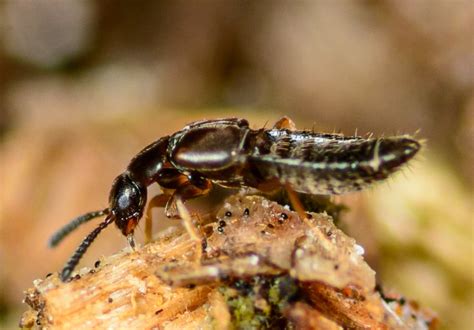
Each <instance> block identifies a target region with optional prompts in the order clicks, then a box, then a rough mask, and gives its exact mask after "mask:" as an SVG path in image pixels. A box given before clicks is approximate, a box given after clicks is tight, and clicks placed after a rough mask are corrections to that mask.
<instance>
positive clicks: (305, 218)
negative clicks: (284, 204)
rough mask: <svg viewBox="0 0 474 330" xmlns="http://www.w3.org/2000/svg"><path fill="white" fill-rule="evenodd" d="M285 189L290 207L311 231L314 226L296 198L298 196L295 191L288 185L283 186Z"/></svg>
mask: <svg viewBox="0 0 474 330" xmlns="http://www.w3.org/2000/svg"><path fill="white" fill-rule="evenodd" d="M285 189H286V192H287V193H288V198H289V199H290V202H291V206H293V209H294V210H295V211H296V213H297V214H298V216H299V217H300V219H301V221H303V222H304V223H306V225H307V226H308V227H309V228H311V229H313V228H314V225H313V224H312V223H311V221H310V220H309V219H308V216H307V214H306V211H305V209H304V207H303V203H301V200H300V198H299V197H298V194H297V193H296V191H295V190H294V189H293V188H291V186H290V185H289V184H288V183H287V184H286V185H285Z"/></svg>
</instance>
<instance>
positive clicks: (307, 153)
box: [251, 131, 421, 194]
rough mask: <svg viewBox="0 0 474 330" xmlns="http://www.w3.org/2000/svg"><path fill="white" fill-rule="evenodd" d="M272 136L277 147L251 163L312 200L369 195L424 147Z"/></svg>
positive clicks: (399, 140)
mask: <svg viewBox="0 0 474 330" xmlns="http://www.w3.org/2000/svg"><path fill="white" fill-rule="evenodd" d="M267 134H269V136H270V138H272V143H273V144H272V147H271V148H270V150H269V152H268V153H266V154H264V155H262V154H260V155H255V156H253V157H252V159H251V162H253V164H254V165H256V166H255V168H258V171H259V175H260V176H261V177H262V178H265V179H266V180H271V179H272V178H273V179H275V178H277V179H278V180H279V181H280V183H281V184H283V185H290V186H291V187H292V188H293V189H294V190H295V191H298V192H302V193H310V194H343V193H347V192H351V191H357V190H361V189H364V188H366V187H368V186H370V185H371V184H373V183H375V182H377V181H381V180H384V179H386V178H387V177H388V176H389V175H390V174H392V173H393V172H395V171H397V170H398V169H399V168H400V167H401V166H402V165H403V164H405V163H406V162H408V161H409V160H410V159H411V158H413V157H414V156H415V154H416V153H417V152H418V151H419V149H420V147H421V146H420V143H419V142H418V141H416V140H414V139H413V138H410V137H405V136H401V137H389V138H380V139H363V138H359V137H342V136H340V135H332V134H316V133H313V134H309V133H307V132H287V134H281V133H279V134H278V135H274V136H272V135H271V131H269V132H268V133H267Z"/></svg>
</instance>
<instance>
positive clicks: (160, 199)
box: [145, 194, 171, 244]
mask: <svg viewBox="0 0 474 330" xmlns="http://www.w3.org/2000/svg"><path fill="white" fill-rule="evenodd" d="M170 198H171V195H169V194H159V195H156V196H154V197H153V198H152V199H151V200H150V201H149V202H148V205H147V207H146V211H145V244H147V243H150V242H151V236H152V231H153V230H152V229H153V222H152V218H151V212H152V211H153V208H155V207H165V206H166V204H167V203H168V201H169V200H170Z"/></svg>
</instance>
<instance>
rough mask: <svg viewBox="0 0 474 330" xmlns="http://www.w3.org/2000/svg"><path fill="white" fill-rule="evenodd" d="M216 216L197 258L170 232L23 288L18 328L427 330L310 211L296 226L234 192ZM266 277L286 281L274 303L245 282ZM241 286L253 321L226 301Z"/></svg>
mask: <svg viewBox="0 0 474 330" xmlns="http://www.w3.org/2000/svg"><path fill="white" fill-rule="evenodd" d="M216 218H217V219H216V221H214V222H211V223H209V224H207V225H204V226H202V227H201V232H202V235H203V236H204V237H206V245H205V250H204V253H203V255H202V258H201V259H197V258H196V256H198V255H199V254H197V253H196V251H199V249H200V248H201V247H199V246H196V242H195V241H193V240H192V239H190V237H189V236H188V234H187V233H185V232H184V231H183V229H182V228H177V227H172V228H169V229H168V230H166V231H164V232H162V233H160V234H159V236H158V237H157V238H156V240H154V241H153V242H152V243H150V244H147V245H145V246H143V247H142V248H139V249H137V250H136V251H130V250H129V249H125V250H124V251H122V252H121V253H118V254H116V255H113V256H110V257H108V258H105V259H103V260H101V261H100V265H99V264H98V265H97V267H94V268H92V269H86V268H84V269H82V270H80V272H79V273H80V275H77V276H75V277H74V279H73V280H72V281H71V282H68V283H62V282H61V281H60V280H59V278H58V276H57V274H53V275H52V276H49V277H47V278H46V279H42V280H36V281H35V282H34V287H33V288H30V289H28V290H27V291H26V298H25V302H26V303H27V304H28V305H29V306H30V309H29V310H28V311H26V312H25V313H24V315H23V317H22V319H21V321H20V325H21V326H23V327H44V328H51V329H90V328H135V329H153V328H156V329H175V328H176V329H178V328H179V329H196V328H203V329H212V328H217V329H228V328H236V327H237V328H239V327H243V324H253V325H255V324H256V327H265V325H269V324H273V323H272V322H273V321H275V320H274V319H275V318H278V323H274V324H279V325H281V324H286V325H291V326H293V327H294V328H297V329H341V328H354V329H363V328H373V329H377V328H378V329H432V328H435V327H436V324H437V321H436V318H435V316H434V315H433V314H432V313H431V312H429V311H427V310H424V309H421V308H419V307H418V305H417V304H416V303H414V302H411V301H406V299H404V298H400V297H398V296H396V297H395V298H393V297H391V298H387V297H382V295H381V293H379V291H377V290H376V289H375V272H374V271H373V270H372V269H371V268H370V267H369V266H368V265H367V264H366V263H365V261H364V259H363V256H362V250H361V249H360V247H358V246H357V245H356V242H355V240H354V239H352V238H350V237H348V236H347V235H345V234H344V233H343V232H342V231H341V230H339V229H338V228H337V227H336V226H335V225H334V224H333V222H332V219H331V218H330V217H329V216H327V215H326V214H319V213H318V214H316V213H311V214H310V216H309V219H307V220H306V221H302V220H301V219H300V218H299V217H298V215H297V214H296V213H295V212H292V211H290V210H289V208H288V207H284V206H281V205H279V204H277V203H275V202H271V201H269V200H267V199H265V198H263V197H260V196H245V195H234V196H231V197H230V198H228V199H227V200H226V202H225V203H224V205H223V207H222V208H221V209H220V210H219V211H218V212H217V215H216ZM275 278H276V279H279V278H289V279H290V281H291V282H292V283H294V285H295V287H296V290H297V292H296V293H294V294H293V295H292V297H291V299H286V298H287V297H279V298H281V301H278V302H277V303H275V301H272V297H271V294H270V295H268V294H266V293H265V292H264V290H263V289H262V288H261V287H260V284H258V285H257V284H255V283H263V282H264V281H267V282H268V279H270V280H271V279H275ZM259 279H263V280H259ZM242 282H244V283H245V282H247V283H252V285H253V288H251V290H250V291H249V292H250V293H251V294H252V295H251V297H253V298H252V299H253V300H251V303H252V304H253V305H254V306H252V307H255V308H254V310H255V319H257V318H258V319H259V320H261V323H252V322H253V320H250V323H248V322H249V320H248V319H246V320H245V319H243V317H242V313H241V311H240V310H239V305H238V304H236V303H235V302H236V301H238V302H239V301H240V300H236V299H243V298H247V297H240V296H239V295H243V294H242V292H243V291H242V290H240V289H236V288H238V286H237V285H236V283H237V284H239V283H242ZM229 292H231V293H233V295H229V294H228V293H229ZM245 295H246V294H245ZM249 296H250V295H249ZM229 297H231V298H230V299H233V300H232V303H231V301H230V300H229ZM247 302H248V300H247ZM246 315H247V314H246ZM250 317H252V314H250ZM244 322H247V323H244Z"/></svg>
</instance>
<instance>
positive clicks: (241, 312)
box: [219, 276, 298, 329]
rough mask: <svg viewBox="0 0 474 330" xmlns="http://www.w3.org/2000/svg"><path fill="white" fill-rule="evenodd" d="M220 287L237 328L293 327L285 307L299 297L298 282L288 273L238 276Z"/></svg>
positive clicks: (234, 325) (233, 323)
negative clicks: (273, 275)
mask: <svg viewBox="0 0 474 330" xmlns="http://www.w3.org/2000/svg"><path fill="white" fill-rule="evenodd" d="M219 291H220V292H221V294H222V295H223V296H224V299H225V301H226V303H227V306H228V307H229V311H230V314H231V317H232V325H233V328H234V329H274V328H279V329H291V325H290V324H289V323H288V321H287V320H286V318H285V317H284V315H283V311H284V309H285V308H286V306H287V305H288V303H289V302H291V301H294V300H295V299H296V298H297V294H298V286H297V283H296V282H295V280H294V279H292V278H290V277H289V276H279V277H260V276H257V277H254V278H252V279H249V280H245V281H244V280H237V281H235V282H232V283H230V284H228V285H226V286H222V287H220V289H219Z"/></svg>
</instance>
